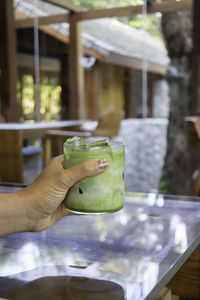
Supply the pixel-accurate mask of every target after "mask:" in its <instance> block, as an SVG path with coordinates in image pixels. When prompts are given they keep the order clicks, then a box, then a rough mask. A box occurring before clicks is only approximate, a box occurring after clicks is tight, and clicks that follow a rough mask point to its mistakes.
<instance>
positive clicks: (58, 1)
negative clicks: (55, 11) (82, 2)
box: [45, 0, 85, 12]
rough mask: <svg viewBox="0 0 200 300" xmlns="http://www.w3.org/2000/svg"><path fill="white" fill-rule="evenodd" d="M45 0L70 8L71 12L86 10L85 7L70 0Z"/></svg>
mask: <svg viewBox="0 0 200 300" xmlns="http://www.w3.org/2000/svg"><path fill="white" fill-rule="evenodd" d="M45 2H48V3H51V4H53V5H56V6H59V7H62V8H65V9H68V10H69V11H71V12H81V11H84V10H85V8H84V7H81V6H78V5H75V4H73V3H71V2H69V1H68V0H45Z"/></svg>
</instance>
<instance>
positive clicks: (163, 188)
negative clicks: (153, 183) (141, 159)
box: [158, 166, 173, 194]
mask: <svg viewBox="0 0 200 300" xmlns="http://www.w3.org/2000/svg"><path fill="white" fill-rule="evenodd" d="M172 174H173V167H172V166H170V167H165V168H163V171H162V176H161V180H160V183H159V187H158V193H159V194H169V187H170V184H171V178H172Z"/></svg>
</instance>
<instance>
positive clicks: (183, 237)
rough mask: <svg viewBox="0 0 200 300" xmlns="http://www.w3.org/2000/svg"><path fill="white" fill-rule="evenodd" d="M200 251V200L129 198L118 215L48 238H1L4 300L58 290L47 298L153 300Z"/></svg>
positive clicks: (86, 220) (67, 224)
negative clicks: (12, 292) (8, 293)
mask: <svg viewBox="0 0 200 300" xmlns="http://www.w3.org/2000/svg"><path fill="white" fill-rule="evenodd" d="M11 190H12V189H9V187H4V189H3V187H0V192H10V191H11ZM15 190H17V188H15ZM199 243H200V198H192V197H184V196H166V195H165V196H163V195H159V194H154V193H149V194H142V193H126V197H125V206H124V208H123V209H122V210H121V211H119V212H116V213H110V214H101V215H84V216H83V215H82V216H68V217H65V218H63V219H62V220H60V221H59V222H57V223H56V224H55V225H53V226H52V227H51V228H50V229H49V230H47V231H44V232H39V233H30V232H27V233H18V234H12V235H8V236H5V237H2V238H0V297H2V295H4V293H3V292H2V294H1V291H4V292H5V291H7V290H9V289H11V290H12V289H14V290H15V293H16V288H18V290H19V291H20V293H21V294H20V295H21V296H20V298H19V299H26V298H23V297H22V295H23V291H24V290H26V289H24V288H23V287H24V286H25V287H28V291H29V293H32V292H33V291H36V290H37V293H38V295H39V294H40V289H41V291H43V292H42V295H43V297H44V295H45V293H44V290H45V289H47V286H48V287H50V286H51V288H52V286H54V285H55V288H54V290H53V292H52V294H51V295H52V298H51V297H47V298H49V299H65V296H63V298H62V297H61V298H56V297H55V295H54V293H58V292H56V288H58V287H59V288H58V290H60V291H61V290H62V291H64V292H63V295H65V294H66V299H84V300H85V299H88V300H89V299H92V300H95V299H98V300H99V299H102V300H105V299H108V300H112V299H117V300H118V299H124V300H125V299H126V300H143V299H146V300H147V299H148V300H151V299H154V298H155V296H156V295H157V294H158V293H159V291H160V290H161V289H162V288H163V287H164V286H165V285H166V283H167V282H168V281H169V280H170V279H171V278H172V277H173V275H174V274H175V273H176V272H177V271H178V270H179V268H180V267H181V265H182V264H183V263H184V262H185V261H186V260H187V258H188V257H189V256H190V254H191V253H192V252H193V251H194V250H195V248H196V247H197V246H198V245H199ZM58 282H59V284H58ZM31 283H32V285H31ZM33 283H34V284H33ZM44 286H45V288H44ZM81 289H82V292H81V295H82V296H80V295H79V297H78V298H73V297H74V295H77V294H76V292H77V290H78V291H80V290H81ZM45 291H46V290H45ZM70 293H71V294H70ZM5 294H6V293H5ZM72 294H73V295H72ZM53 295H54V296H53ZM67 295H68V298H67ZM34 297H36V296H34ZM34 297H33V298H31V296H29V298H27V299H36V298H34ZM81 297H82V298H81ZM37 298H38V299H40V297H39V296H37ZM16 299H18V298H16ZM41 299H42V298H41ZM43 299H45V298H43Z"/></svg>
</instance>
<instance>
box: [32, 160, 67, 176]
mask: <svg viewBox="0 0 200 300" xmlns="http://www.w3.org/2000/svg"><path fill="white" fill-rule="evenodd" d="M63 161H64V155H60V156H57V157H54V158H52V159H51V160H50V162H49V163H48V164H47V166H46V167H45V169H44V170H43V171H42V172H41V173H40V175H39V176H38V177H37V178H36V180H35V181H39V180H41V179H43V178H45V177H49V176H52V175H54V174H56V173H58V172H61V171H63Z"/></svg>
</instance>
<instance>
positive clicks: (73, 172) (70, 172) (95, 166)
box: [62, 158, 108, 188]
mask: <svg viewBox="0 0 200 300" xmlns="http://www.w3.org/2000/svg"><path fill="white" fill-rule="evenodd" d="M107 168H108V161H107V159H105V158H98V159H91V160H87V161H84V162H82V163H80V164H78V165H76V166H74V167H71V168H69V169H67V170H64V171H63V172H62V181H63V183H65V185H66V186H67V188H70V187H71V186H72V185H74V184H75V183H76V182H77V181H79V180H81V179H83V178H85V177H89V176H96V175H99V174H101V173H103V172H104V171H105V170H106V169H107Z"/></svg>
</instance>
